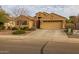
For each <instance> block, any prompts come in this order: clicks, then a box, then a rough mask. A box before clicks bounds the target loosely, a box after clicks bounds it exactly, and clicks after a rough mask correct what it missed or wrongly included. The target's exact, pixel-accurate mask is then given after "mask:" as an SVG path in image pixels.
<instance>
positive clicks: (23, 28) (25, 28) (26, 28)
mask: <svg viewBox="0 0 79 59" xmlns="http://www.w3.org/2000/svg"><path fill="white" fill-rule="evenodd" d="M20 29H21V30H26V31H28V30H29V28H28V27H21V28H20Z"/></svg>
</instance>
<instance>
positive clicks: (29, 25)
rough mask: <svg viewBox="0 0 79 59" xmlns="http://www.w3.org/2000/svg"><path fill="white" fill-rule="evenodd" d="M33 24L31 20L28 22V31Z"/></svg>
mask: <svg viewBox="0 0 79 59" xmlns="http://www.w3.org/2000/svg"><path fill="white" fill-rule="evenodd" d="M33 24H34V22H33V21H31V20H30V21H29V22H28V27H29V29H31V28H32V27H33Z"/></svg>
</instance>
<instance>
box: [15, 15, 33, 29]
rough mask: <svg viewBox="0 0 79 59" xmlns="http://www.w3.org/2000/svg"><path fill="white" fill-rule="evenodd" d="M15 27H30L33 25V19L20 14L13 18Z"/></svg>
mask: <svg viewBox="0 0 79 59" xmlns="http://www.w3.org/2000/svg"><path fill="white" fill-rule="evenodd" d="M15 22H16V27H28V28H29V29H31V28H32V27H33V26H34V19H33V17H30V16H25V15H20V16H18V17H16V18H15Z"/></svg>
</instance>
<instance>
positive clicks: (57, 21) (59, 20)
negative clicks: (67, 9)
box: [36, 12, 66, 30]
mask: <svg viewBox="0 0 79 59" xmlns="http://www.w3.org/2000/svg"><path fill="white" fill-rule="evenodd" d="M36 19H37V22H36V26H37V28H39V29H49V30H53V29H64V28H65V20H66V18H65V17H63V16H60V15H58V14H55V13H50V14H49V13H46V12H39V13H37V14H36Z"/></svg>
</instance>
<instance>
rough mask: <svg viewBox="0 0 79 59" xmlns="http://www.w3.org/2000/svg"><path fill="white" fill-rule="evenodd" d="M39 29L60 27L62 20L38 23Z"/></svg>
mask: <svg viewBox="0 0 79 59" xmlns="http://www.w3.org/2000/svg"><path fill="white" fill-rule="evenodd" d="M40 28H41V29H61V28H62V22H61V21H54V22H47V21H46V22H42V23H41V24H40Z"/></svg>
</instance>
